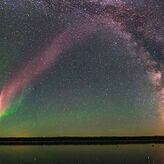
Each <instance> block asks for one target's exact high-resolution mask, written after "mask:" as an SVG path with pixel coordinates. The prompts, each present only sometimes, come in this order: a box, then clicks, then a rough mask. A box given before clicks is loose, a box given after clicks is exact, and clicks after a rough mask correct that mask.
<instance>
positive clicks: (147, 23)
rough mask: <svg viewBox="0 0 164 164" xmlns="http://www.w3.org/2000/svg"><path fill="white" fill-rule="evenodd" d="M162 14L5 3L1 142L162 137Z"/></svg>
mask: <svg viewBox="0 0 164 164" xmlns="http://www.w3.org/2000/svg"><path fill="white" fill-rule="evenodd" d="M163 9H164V2H163V0H140V1H138V0H101V1H98V0H77V1H74V0H66V1H64V0H14V1H13V0H2V1H0V20H1V21H0V137H2V136H26V137H30V136H133V135H134V136H135V135H137V136H140V135H142V136H143V135H164V49H163V47H164V46H163V45H164V38H163V36H164V35H163V34H164V29H163V27H164V26H163V22H164V20H163V18H164V13H163V11H164V10H163Z"/></svg>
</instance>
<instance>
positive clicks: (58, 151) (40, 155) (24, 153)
mask: <svg viewBox="0 0 164 164" xmlns="http://www.w3.org/2000/svg"><path fill="white" fill-rule="evenodd" d="M163 154H164V145H163V144H155V145H152V144H146V145H105V146H104V145H75V146H74V145H69V146H68V145H67V146H0V163H2V164H8V163H12V164H13V163H48V164H49V163H53V164H54V163H57V164H60V163H70V164H74V163H75V164H80V163H85V164H86V163H94V164H103V163H114V164H115V163H120V164H123V163H130V164H131V163H133V164H142V163H143V164H145V163H152V164H162V163H164V156H163Z"/></svg>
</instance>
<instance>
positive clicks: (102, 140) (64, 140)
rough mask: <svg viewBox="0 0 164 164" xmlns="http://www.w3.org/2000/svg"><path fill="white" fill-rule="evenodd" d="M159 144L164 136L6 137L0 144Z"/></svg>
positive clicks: (1, 139) (163, 141) (0, 140)
mask: <svg viewBox="0 0 164 164" xmlns="http://www.w3.org/2000/svg"><path fill="white" fill-rule="evenodd" d="M153 143H154V144H160V143H164V136H137V137H28V138H26V137H18V138H15V137H7V138H2V137H1V138H0V145H107V144H109V145H110V144H153Z"/></svg>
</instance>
